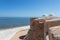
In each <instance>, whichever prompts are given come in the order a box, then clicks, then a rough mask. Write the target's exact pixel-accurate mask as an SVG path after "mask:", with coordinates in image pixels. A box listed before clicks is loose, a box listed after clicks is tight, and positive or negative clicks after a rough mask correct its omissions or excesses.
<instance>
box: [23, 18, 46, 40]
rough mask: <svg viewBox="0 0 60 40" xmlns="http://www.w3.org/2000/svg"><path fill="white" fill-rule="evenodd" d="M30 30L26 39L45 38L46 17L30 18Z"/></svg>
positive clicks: (37, 39) (40, 39)
mask: <svg viewBox="0 0 60 40" xmlns="http://www.w3.org/2000/svg"><path fill="white" fill-rule="evenodd" d="M30 22H31V25H30V30H29V31H28V34H27V35H26V37H25V38H24V40H44V22H45V20H44V19H33V21H32V20H30Z"/></svg>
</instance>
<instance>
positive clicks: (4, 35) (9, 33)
mask: <svg viewBox="0 0 60 40" xmlns="http://www.w3.org/2000/svg"><path fill="white" fill-rule="evenodd" d="M29 28H30V26H29V25H28V26H22V27H16V28H10V29H4V30H0V40H12V39H13V36H15V34H17V33H18V32H21V31H22V32H23V31H24V30H27V29H29ZM23 29H24V30H23ZM24 33H25V32H24ZM19 34H20V33H18V35H19ZM18 35H17V36H18ZM14 38H15V37H14Z"/></svg>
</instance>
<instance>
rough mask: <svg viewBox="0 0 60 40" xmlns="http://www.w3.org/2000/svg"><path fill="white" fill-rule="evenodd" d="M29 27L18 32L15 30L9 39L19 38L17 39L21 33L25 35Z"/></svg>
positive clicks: (15, 39)
mask: <svg viewBox="0 0 60 40" xmlns="http://www.w3.org/2000/svg"><path fill="white" fill-rule="evenodd" d="M28 30H29V29H26V30H20V31H19V32H17V33H16V34H15V35H14V36H13V37H12V38H11V39H10V40H21V39H19V37H20V36H22V35H26V34H27V32H28Z"/></svg>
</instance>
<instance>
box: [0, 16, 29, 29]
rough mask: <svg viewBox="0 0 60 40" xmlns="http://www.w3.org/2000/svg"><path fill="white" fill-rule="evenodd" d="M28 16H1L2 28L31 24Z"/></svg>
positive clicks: (0, 24)
mask: <svg viewBox="0 0 60 40" xmlns="http://www.w3.org/2000/svg"><path fill="white" fill-rule="evenodd" d="M29 21H30V18H28V17H0V29H3V28H12V27H20V26H24V25H29Z"/></svg>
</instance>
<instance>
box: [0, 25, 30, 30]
mask: <svg viewBox="0 0 60 40" xmlns="http://www.w3.org/2000/svg"><path fill="white" fill-rule="evenodd" d="M26 26H30V25H24V26H17V27H11V28H3V29H0V30H9V29H15V28H24V27H26Z"/></svg>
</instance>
